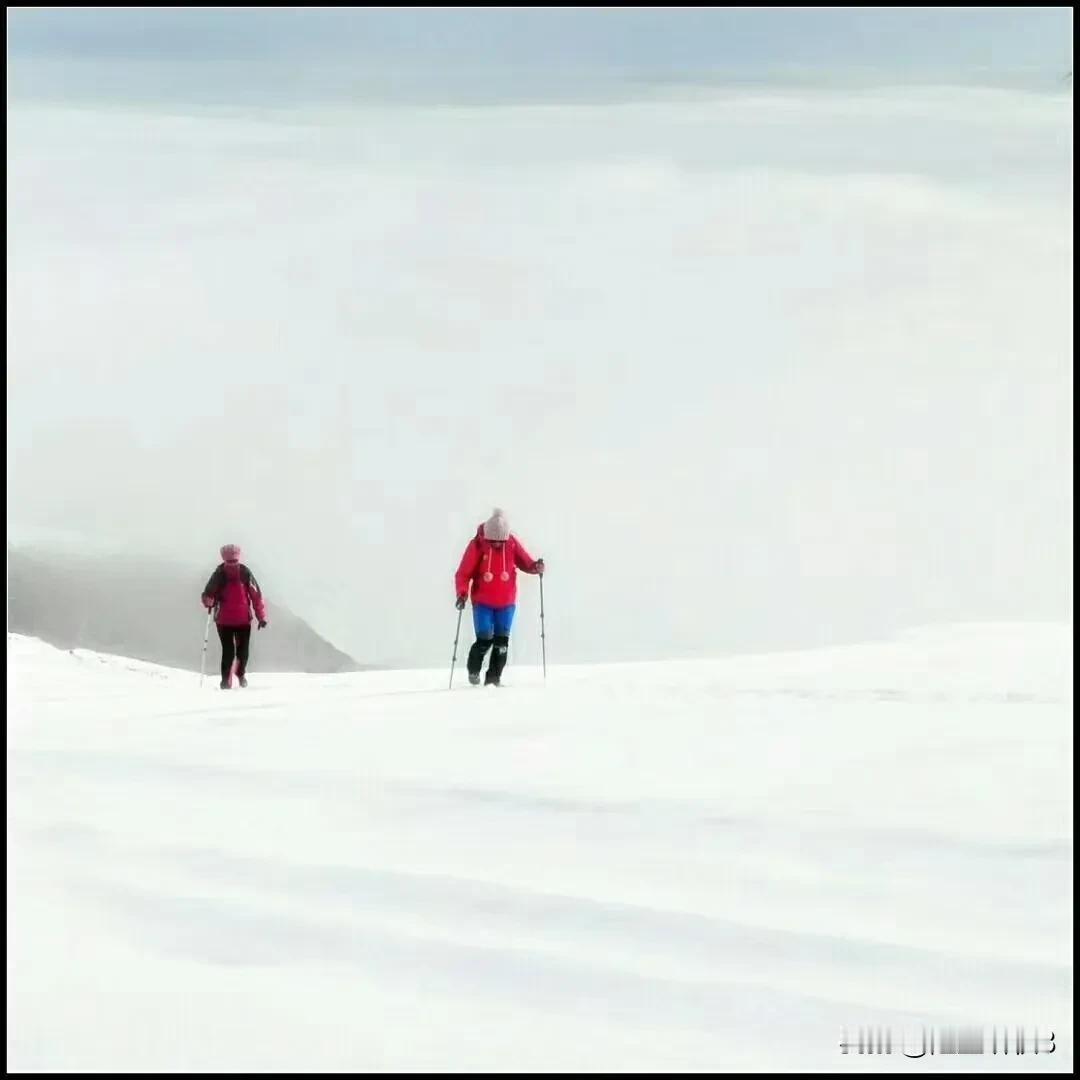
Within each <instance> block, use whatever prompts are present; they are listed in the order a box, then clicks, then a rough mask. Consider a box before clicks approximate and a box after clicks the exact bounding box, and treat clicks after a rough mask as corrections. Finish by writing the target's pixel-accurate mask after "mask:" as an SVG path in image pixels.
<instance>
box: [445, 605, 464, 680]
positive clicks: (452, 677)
mask: <svg viewBox="0 0 1080 1080" xmlns="http://www.w3.org/2000/svg"><path fill="white" fill-rule="evenodd" d="M464 614H465V609H464V608H463V607H460V608H458V613H457V632H456V633H455V634H454V655H453V656H452V657H451V658H450V685H449V686H448V687H447V688H446V689H447V690H453V689H454V664H456V663H457V643H458V638H459V637H461V616H462V615H464Z"/></svg>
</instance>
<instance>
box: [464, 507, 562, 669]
mask: <svg viewBox="0 0 1080 1080" xmlns="http://www.w3.org/2000/svg"><path fill="white" fill-rule="evenodd" d="M518 570H521V571H523V572H524V573H526V574H542V573H543V572H544V560H543V559H534V558H533V557H532V556H531V555H530V554H529V553H528V552H527V551H526V550H525V545H524V544H522V542H521V541H520V540H519V539H518V538H517V537H516V536H514V534H513V533H511V532H510V525H509V523H508V522H507V520H506V515H505V514H504V513H503V511H502V510H499V509H497V508H496V510H495V512H494V513H493V514H492V515H491V517H489V518H488V519H487V521H485V522H484V523H483V524H482V525H480V526H478V527H477V530H476V535H475V536H474V537H473V538H472V539H471V540H470V541H469V545H468V547H466V548H465V554H464V555H463V556H462V557H461V565H460V566H458V570H457V575H456V577H455V579H454V584H455V586H456V588H457V606H458V608H459V609H461V608H464V607H465V601H466V599H468V597H469V595H470V592H471V594H472V605H473V627H474V629H475V630H476V641H475V642H474V643H473V647H472V648H471V649H470V650H469V659H468V661H467V662H466V667H467V669H468V672H469V682H471V683H472V684H473V686H476V685H477V683H479V682H480V669H481V668H482V667H483V666H484V657H485V655H487V651H488V649H490V648H491V647H492V645H494V646H495V648H494V650H493V652H492V654H491V662H490V663H489V664H488V669H487V674H486V675H485V676H484V685H485V686H491V685H494V686H498V685H499V680H500V679H501V677H502V672H503V668H504V667H505V666H506V656H507V651H508V650H509V648H510V627H511V625H512V623H513V621H514V611H515V609H516V607H517V571H518Z"/></svg>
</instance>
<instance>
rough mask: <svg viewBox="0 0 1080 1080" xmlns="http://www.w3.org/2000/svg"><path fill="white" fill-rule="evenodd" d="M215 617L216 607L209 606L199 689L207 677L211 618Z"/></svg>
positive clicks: (203, 641)
mask: <svg viewBox="0 0 1080 1080" xmlns="http://www.w3.org/2000/svg"><path fill="white" fill-rule="evenodd" d="M213 617H214V609H213V608H207V611H206V633H205V634H203V639H202V663H201V664H200V665H199V689H200V690H201V689H202V685H203V679H205V678H206V646H207V643H208V642H209V641H210V620H211V619H212V618H213Z"/></svg>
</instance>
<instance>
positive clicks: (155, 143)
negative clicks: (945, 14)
mask: <svg viewBox="0 0 1080 1080" xmlns="http://www.w3.org/2000/svg"><path fill="white" fill-rule="evenodd" d="M1070 62H1071V61H1070ZM110 70H111V71H112V74H113V76H114V77H115V76H116V68H115V66H112V67H110ZM278 90H279V91H280V87H279V88H278ZM47 96H48V95H42V94H35V95H29V96H25V97H23V96H20V97H17V98H12V99H10V100H9V105H8V124H9V129H8V169H9V178H8V184H9V187H8V214H9V232H8V303H9V308H8V312H9V314H8V446H9V451H10V456H9V466H8V481H9V501H8V523H9V530H10V533H11V535H12V537H13V538H14V539H16V540H18V539H34V538H35V537H43V536H46V535H52V534H54V533H55V532H57V531H59V532H62V533H64V534H65V535H67V536H68V537H75V538H76V540H77V541H78V542H85V543H87V544H93V545H94V546H95V547H101V546H103V547H106V548H110V549H113V550H116V551H117V552H118V553H120V552H125V553H131V552H137V551H146V552H149V553H153V554H156V555H167V556H169V557H175V558H177V559H181V560H183V561H185V562H188V563H194V564H196V565H199V564H202V563H205V565H206V568H207V571H208V570H209V568H210V567H211V565H212V564H213V562H214V560H215V558H216V552H217V548H218V546H219V545H220V544H221V543H223V542H225V541H227V540H228V541H236V542H239V543H241V544H242V545H243V546H244V548H245V550H246V553H247V556H248V558H249V561H250V563H251V565H252V566H253V567H254V568H255V569H256V570H257V572H258V573H259V575H260V579H261V580H262V582H263V584H264V586H265V588H266V589H267V592H268V593H269V594H270V595H271V596H274V595H275V594H276V595H277V596H279V597H280V598H281V599H282V600H283V601H284V602H286V603H288V604H289V606H291V607H292V608H293V609H294V610H295V611H297V613H298V614H301V615H302V616H304V617H306V618H308V619H309V621H311V622H312V623H313V625H314V626H315V627H316V628H317V629H318V630H319V631H320V632H322V633H324V634H325V635H326V636H328V637H329V638H330V639H331V640H332V641H333V642H334V643H335V644H337V645H338V646H340V647H342V648H344V649H346V650H347V651H349V652H351V653H352V654H353V655H354V656H355V657H356V658H357V659H358V660H361V661H362V662H368V663H370V662H386V663H417V664H421V663H439V662H441V661H442V659H443V654H444V653H445V654H446V659H447V660H448V659H449V644H450V640H451V639H452V632H453V621H454V612H453V608H452V599H453V595H452V594H453V590H452V582H451V575H452V573H453V570H454V568H455V566H456V564H457V560H458V558H459V556H460V554H461V550H462V548H463V546H464V544H465V542H466V541H467V539H468V538H469V536H470V535H471V533H472V532H473V530H474V529H475V526H476V524H477V523H478V522H479V521H480V520H482V518H483V517H485V516H487V514H488V513H489V512H490V510H491V507H492V506H493V505H496V504H497V505H500V506H504V507H506V509H507V510H508V512H509V514H510V517H511V521H512V524H513V526H514V528H515V531H517V532H518V533H519V534H520V535H521V536H522V538H523V539H524V540H525V542H526V544H527V545H528V546H529V547H530V549H531V550H532V552H533V553H534V554H536V555H543V556H545V557H546V559H547V561H548V564H549V575H548V577H547V578H546V579H545V597H546V600H547V607H548V611H547V615H548V632H549V639H548V640H549V646H550V648H551V653H553V654H554V655H556V656H557V658H558V659H560V660H586V659H596V658H612V659H618V658H636V657H648V656H672V655H685V654H690V653H693V654H703V653H710V652H720V651H727V650H731V649H756V648H776V647H787V646H794V645H805V644H814V643H818V642H826V641H836V640H852V639H855V638H859V637H865V636H872V635H876V634H882V633H888V632H890V631H892V630H893V629H894V628H896V627H898V626H904V625H910V624H917V623H926V622H941V621H967V620H974V619H984V618H989V619H1002V618H1004V619H1013V618H1017V619H1059V618H1063V619H1071V613H1072V569H1071V566H1072V557H1071V554H1072V500H1071V486H1072V464H1071V457H1072V363H1071V359H1072V300H1071V296H1072V239H1071V237H1072V211H1071V202H1072V92H1071V85H1065V86H1063V87H1062V88H1061V89H1059V90H1057V91H1053V92H1032V91H1029V90H1017V89H1008V88H996V89H988V88H987V89H981V88H978V87H974V86H965V87H943V86H917V85H905V86H903V87H895V86H894V87H891V88H890V87H877V88H874V87H863V88H859V89H854V88H852V89H838V88H835V87H834V88H831V89H830V88H807V87H798V88H796V87H783V86H779V85H774V86H768V87H758V88H753V89H751V88H747V87H744V88H742V89H735V88H733V87H729V88H723V87H720V88H714V89H713V90H712V91H710V92H708V93H705V92H694V93H691V92H689V91H686V92H685V93H683V94H681V95H675V97H678V98H680V99H679V100H674V99H673V98H672V95H670V94H669V95H667V97H666V98H664V99H660V98H657V97H655V96H654V97H649V96H648V95H647V94H646V93H645V92H644V91H642V93H641V95H640V97H641V100H637V101H620V102H614V101H611V102H605V101H598V100H591V101H589V102H587V103H581V104H575V103H573V102H567V101H560V102H558V103H549V104H544V103H531V104H521V103H516V104H513V103H512V104H499V103H498V102H497V101H491V102H488V103H486V104H484V105H475V106H466V105H461V104H454V103H446V104H441V105H440V104H439V103H438V102H429V103H421V104H415V103H413V104H401V103H393V102H385V101H384V102H373V101H366V102H365V101H345V100H336V101H329V102H326V103H324V104H322V105H316V104H314V103H313V102H311V101H309V100H306V99H305V100H299V99H298V100H297V102H295V107H293V108H283V107H281V106H282V102H281V101H280V100H277V101H275V103H274V104H275V108H273V109H269V108H268V109H259V108H256V107H253V106H251V105H248V104H245V105H243V106H239V105H235V106H231V107H226V106H227V105H228V103H227V102H222V103H221V104H220V106H219V107H207V106H205V105H199V106H196V105H193V104H187V103H184V102H183V101H181V100H180V99H179V98H178V99H176V100H172V101H164V100H162V99H161V98H160V96H158V97H157V98H154V99H152V98H151V96H150V95H147V97H146V99H145V100H141V99H140V98H139V95H129V96H128V97H127V98H125V99H124V100H119V99H118V100H115V101H102V100H97V99H95V100H92V101H90V100H87V101H80V100H78V99H76V98H74V97H72V96H71V95H70V94H68V95H67V96H66V97H65V96H64V94H59V93H58V94H57V95H53V97H52V99H51V100H46V97H47ZM279 97H280V94H279ZM286 104H287V103H286ZM535 593H536V589H535V580H531V579H525V580H524V581H523V582H522V612H521V616H520V622H519V629H518V635H517V638H516V640H515V648H516V649H517V653H516V655H517V656H518V658H519V659H525V658H532V657H534V656H535V655H536V649H537V646H538V629H537V626H536V603H535V600H536V597H535Z"/></svg>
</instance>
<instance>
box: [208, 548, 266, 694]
mask: <svg viewBox="0 0 1080 1080" xmlns="http://www.w3.org/2000/svg"><path fill="white" fill-rule="evenodd" d="M221 558H222V559H223V560H224V561H223V562H222V563H221V565H220V566H219V567H218V568H217V569H216V570H215V571H214V572H213V573H212V574H211V575H210V580H209V581H208V582H207V583H206V588H205V589H203V595H202V602H203V607H205V608H206V609H207V610H208V611H209V610H211V609H215V610H216V612H217V614H216V617H215V622H216V623H217V630H218V637H219V638H221V689H222V690H228V689H229V688H230V686H231V685H232V665H233V660H234V659H235V660H236V677H237V679H239V681H240V685H241V686H247V663H248V649H249V647H250V645H251V611H252V608H254V609H255V618H256V619H257V620H258V622H259V629H260V630H262V629H263V628H264V627H265V626H266V625H267V622H266V603H265V601H264V600H263V594H262V589H260V588H259V583H258V582H257V581H256V580H255V575H254V574H253V573H252V572H251V571H250V570H249V569H248V568H247V567H246V566H245V565H244V564H243V563H242V562H241V561H240V548H239V546H238V545H236V544H226V545H225V546H224V547H223V548H222V549H221Z"/></svg>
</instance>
